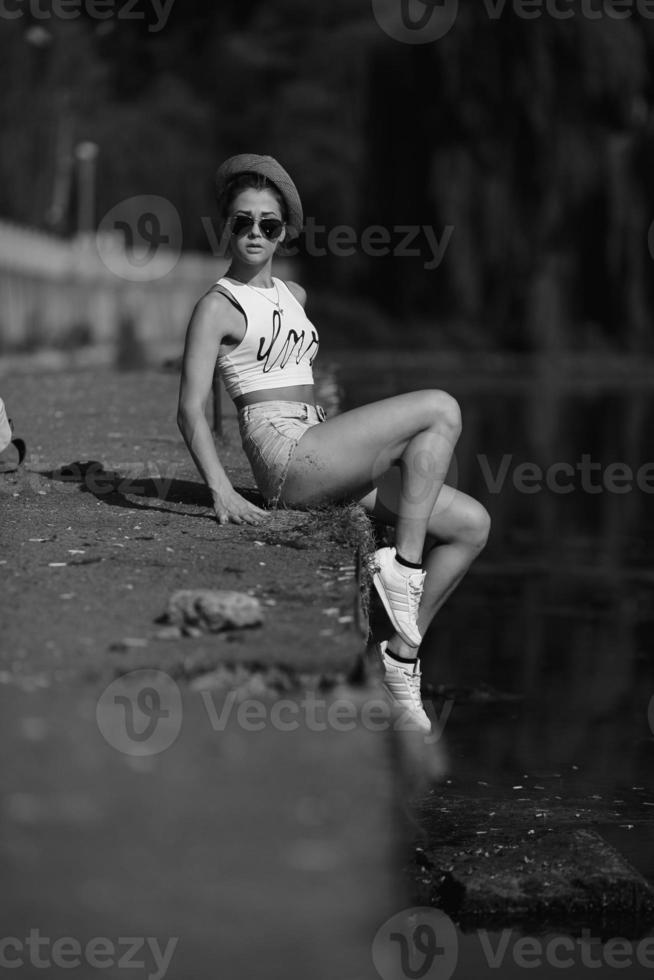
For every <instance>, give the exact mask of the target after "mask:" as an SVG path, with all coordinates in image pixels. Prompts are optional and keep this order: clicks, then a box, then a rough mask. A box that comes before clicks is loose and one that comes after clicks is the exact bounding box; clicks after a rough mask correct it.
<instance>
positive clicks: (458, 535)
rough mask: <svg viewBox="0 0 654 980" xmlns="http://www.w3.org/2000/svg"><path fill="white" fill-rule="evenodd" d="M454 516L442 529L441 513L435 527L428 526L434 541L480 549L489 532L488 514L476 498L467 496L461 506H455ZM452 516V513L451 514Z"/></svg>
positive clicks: (477, 550)
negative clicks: (463, 504) (445, 527)
mask: <svg viewBox="0 0 654 980" xmlns="http://www.w3.org/2000/svg"><path fill="white" fill-rule="evenodd" d="M457 511H458V512H457V513H456V517H455V518H454V519H453V520H450V521H448V524H449V526H448V527H447V529H446V530H445V531H444V529H443V519H442V515H441V516H440V517H439V519H438V524H437V526H436V527H435V528H433V529H432V528H430V532H433V536H434V538H435V540H436V541H439V540H440V541H448V542H450V543H456V544H462V545H465V547H466V548H470V549H471V550H472V551H474V552H479V551H482V549H483V548H484V547H485V545H486V542H487V541H488V536H489V534H490V527H491V518H490V514H489V513H488V511H487V510H486V508H485V507H483V506H482V505H481V504H480V503H479V502H478V501H477V500H473V499H472V498H469V499H468V500H466V502H465V506H464V507H463V508H457ZM453 517H454V515H453Z"/></svg>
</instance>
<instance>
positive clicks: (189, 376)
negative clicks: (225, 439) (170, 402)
mask: <svg viewBox="0 0 654 980" xmlns="http://www.w3.org/2000/svg"><path fill="white" fill-rule="evenodd" d="M239 326H240V322H239V313H238V312H237V310H235V309H234V307H233V306H232V304H231V303H230V302H229V300H228V299H226V298H225V297H224V296H222V295H221V294H220V293H216V292H209V293H207V294H206V295H205V296H203V297H202V299H201V300H200V301H199V302H198V304H197V305H196V307H195V309H194V310H193V314H192V316H191V320H190V322H189V325H188V329H187V332H186V344H185V347H184V359H183V363H182V376H181V380H180V386H179V405H178V409H177V424H178V426H179V429H180V431H181V433H182V435H183V437H184V442H185V443H186V445H187V447H188V450H189V452H190V454H191V457H192V459H193V462H194V463H195V465H196V466H197V468H198V470H199V471H200V473H201V474H202V477H203V479H204V481H205V483H206V484H207V486H208V487H209V490H210V492H211V496H212V499H213V506H214V510H215V512H216V518H217V520H218V522H219V523H220V524H228V523H229V522H230V521H233V522H234V523H235V524H242V523H247V524H258V523H260V521H261V520H262V519H263V518H264V517H266V516H267V515H266V512H265V511H263V510H261V509H260V508H259V507H256V506H255V505H254V504H251V503H250V502H249V501H247V500H246V499H245V498H244V497H242V496H241V495H240V494H239V493H237V492H236V490H234V488H233V486H232V485H231V483H230V481H229V478H228V476H227V474H226V473H225V470H224V469H223V466H222V464H221V462H220V460H219V459H218V453H217V452H216V445H215V442H214V438H213V434H212V432H211V429H210V428H209V423H208V422H207V419H206V416H205V414H204V405H205V402H206V400H207V398H208V397H209V392H210V391H211V385H212V380H213V372H214V365H215V363H216V357H217V355H218V349H219V347H220V344H221V341H222V339H223V337H225V336H227V335H228V334H230V333H231V332H234V331H236V332H237V331H238V328H239Z"/></svg>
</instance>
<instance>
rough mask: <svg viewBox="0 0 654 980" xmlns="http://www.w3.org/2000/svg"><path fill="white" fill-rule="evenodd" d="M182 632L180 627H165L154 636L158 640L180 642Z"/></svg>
mask: <svg viewBox="0 0 654 980" xmlns="http://www.w3.org/2000/svg"><path fill="white" fill-rule="evenodd" d="M181 635H182V631H181V629H180V628H179V626H164V627H162V628H161V629H160V630H157V632H156V633H155V634H154V637H155V639H156V640H179V638H180V637H181Z"/></svg>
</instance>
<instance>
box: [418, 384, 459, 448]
mask: <svg viewBox="0 0 654 980" xmlns="http://www.w3.org/2000/svg"><path fill="white" fill-rule="evenodd" d="M421 394H422V396H423V397H424V401H425V408H426V412H427V417H428V419H429V424H430V425H431V426H436V427H437V428H438V429H446V430H447V431H448V432H449V433H450V434H451V435H452V436H453V437H454V438H456V439H458V437H459V435H460V434H461V426H462V422H461V408H460V407H459V403H458V402H457V400H456V398H453V397H452V395H450V394H449V393H448V392H447V391H441V390H440V389H438V388H434V389H429V390H427V391H423V392H421Z"/></svg>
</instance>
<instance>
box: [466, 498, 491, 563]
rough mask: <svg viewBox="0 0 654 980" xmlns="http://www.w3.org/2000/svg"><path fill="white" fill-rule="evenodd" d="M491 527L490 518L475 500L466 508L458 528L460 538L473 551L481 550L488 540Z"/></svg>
mask: <svg viewBox="0 0 654 980" xmlns="http://www.w3.org/2000/svg"><path fill="white" fill-rule="evenodd" d="M490 529H491V518H490V514H489V513H488V511H487V510H486V508H485V507H484V506H483V505H482V504H480V503H479V502H478V501H477V500H475V501H474V503H472V504H470V506H469V507H468V508H466V514H465V518H464V521H463V524H462V526H461V529H460V539H461V540H462V541H463V542H464V543H465V544H467V545H469V546H470V547H471V548H474V549H475V551H481V550H482V549H483V548H484V547H485V546H486V542H487V541H488V536H489V534H490Z"/></svg>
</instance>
